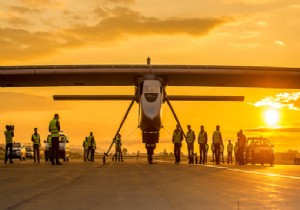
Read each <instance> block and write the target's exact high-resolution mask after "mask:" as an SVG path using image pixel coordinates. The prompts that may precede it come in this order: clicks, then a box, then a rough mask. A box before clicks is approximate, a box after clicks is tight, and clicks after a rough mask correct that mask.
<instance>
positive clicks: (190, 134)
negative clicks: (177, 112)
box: [185, 125, 196, 164]
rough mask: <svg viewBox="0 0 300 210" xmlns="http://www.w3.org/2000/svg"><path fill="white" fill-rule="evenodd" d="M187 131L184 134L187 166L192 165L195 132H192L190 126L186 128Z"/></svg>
mask: <svg viewBox="0 0 300 210" xmlns="http://www.w3.org/2000/svg"><path fill="white" fill-rule="evenodd" d="M187 129H188V131H187V132H186V135H185V137H186V141H187V148H188V154H189V164H192V163H194V142H195V139H196V137H195V132H194V131H193V130H192V127H191V126H190V125H188V126H187Z"/></svg>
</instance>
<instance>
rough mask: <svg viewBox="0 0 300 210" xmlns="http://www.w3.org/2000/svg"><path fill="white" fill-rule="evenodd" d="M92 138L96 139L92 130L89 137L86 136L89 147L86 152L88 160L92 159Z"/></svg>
mask: <svg viewBox="0 0 300 210" xmlns="http://www.w3.org/2000/svg"><path fill="white" fill-rule="evenodd" d="M92 139H94V136H93V132H90V135H89V136H88V137H86V142H87V146H88V149H87V154H86V158H85V159H86V160H88V161H90V160H91V158H89V155H90V153H91V154H92Z"/></svg>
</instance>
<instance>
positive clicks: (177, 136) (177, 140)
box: [173, 131, 182, 144]
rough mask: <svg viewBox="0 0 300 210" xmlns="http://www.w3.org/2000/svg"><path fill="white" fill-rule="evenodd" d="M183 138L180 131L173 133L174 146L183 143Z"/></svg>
mask: <svg viewBox="0 0 300 210" xmlns="http://www.w3.org/2000/svg"><path fill="white" fill-rule="evenodd" d="M181 137H182V134H181V131H179V132H176V131H174V133H173V140H174V144H175V143H181Z"/></svg>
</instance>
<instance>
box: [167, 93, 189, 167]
mask: <svg viewBox="0 0 300 210" xmlns="http://www.w3.org/2000/svg"><path fill="white" fill-rule="evenodd" d="M165 100H166V102H167V104H168V106H169V107H170V109H171V111H172V113H173V116H174V118H175V120H176V122H177V124H178V125H179V127H180V130H181V131H182V135H183V137H184V139H185V141H186V144H187V147H188V150H189V151H192V148H190V145H189V144H188V142H187V139H186V136H185V133H184V131H183V129H182V127H181V124H180V121H179V119H178V117H177V115H176V113H175V111H174V108H173V106H172V105H171V102H170V101H169V99H168V96H167V94H166V92H165ZM193 155H194V154H189V157H193ZM189 161H191V160H189Z"/></svg>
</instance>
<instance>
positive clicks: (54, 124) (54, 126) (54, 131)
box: [49, 114, 62, 165]
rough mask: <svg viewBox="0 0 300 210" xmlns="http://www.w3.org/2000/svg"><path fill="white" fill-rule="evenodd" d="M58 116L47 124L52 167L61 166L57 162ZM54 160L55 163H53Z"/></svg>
mask: <svg viewBox="0 0 300 210" xmlns="http://www.w3.org/2000/svg"><path fill="white" fill-rule="evenodd" d="M59 131H60V123H59V115H58V114H55V115H54V118H53V120H51V121H50V123H49V132H51V156H52V165H55V164H56V165H62V164H61V163H60V162H59ZM54 159H55V160H56V162H54Z"/></svg>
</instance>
